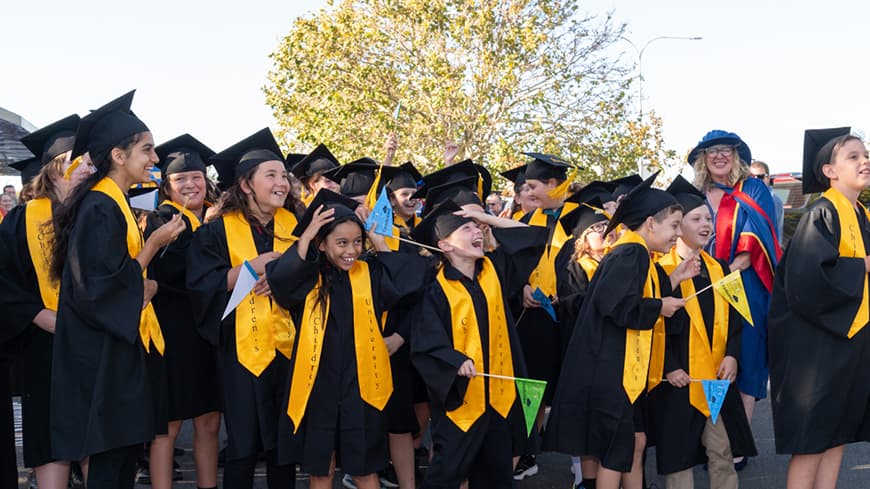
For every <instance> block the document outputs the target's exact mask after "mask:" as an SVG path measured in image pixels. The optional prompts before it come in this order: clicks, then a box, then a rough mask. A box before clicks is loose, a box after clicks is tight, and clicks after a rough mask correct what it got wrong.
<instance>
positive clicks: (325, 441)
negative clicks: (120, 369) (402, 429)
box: [267, 189, 425, 489]
mask: <svg viewBox="0 0 870 489" xmlns="http://www.w3.org/2000/svg"><path fill="white" fill-rule="evenodd" d="M355 210H356V212H355ZM365 210H366V209H365V208H364V207H362V206H359V207H358V203H357V202H356V201H354V200H352V199H350V198H348V197H345V196H342V195H339V194H336V193H334V192H331V191H329V190H325V189H323V190H321V191H320V192H318V194H317V195H316V196H315V198H314V200H313V201H312V202H311V204H309V207H308V209H307V210H306V213H305V216H304V217H303V218H302V220H301V221H300V223H299V225H298V226H297V227H296V229H295V231H294V234H295V235H296V236H299V240H298V242H297V243H296V244H294V245H293V246H292V247H291V248H290V249H289V250H287V252H286V253H284V255H283V256H281V258H280V259H278V260H277V261H275V262H273V263H272V264H270V265H269V267H268V269H267V277H268V280H269V285H270V287H271V290H272V293H273V295H274V297H275V299H276V300H277V301H278V303H279V304H281V305H282V306H283V307H286V308H288V309H289V310H290V311H291V313H292V315H293V319H294V321H295V322H296V324H297V325H298V326H299V330H298V332H297V335H296V342H295V344H294V357H293V362H292V365H291V369H290V383H289V395H287V397H285V403H284V407H285V408H286V415H285V416H284V418H283V422H284V423H285V424H289V429H290V431H291V432H292V433H293V435H292V437H290V438H288V439H287V440H286V441H287V442H288V443H287V445H286V446H284V447H282V458H284V457H289V458H293V459H296V460H298V461H299V462H300V463H301V466H302V469H303V470H304V471H305V472H308V473H309V474H311V483H310V484H311V487H312V488H324V487H330V488H331V487H332V478H333V475H334V470H335V467H336V464H337V463H338V464H340V466H341V467H342V469H343V470H344V472H345V473H348V474H350V475H351V476H352V477H353V479H354V482H355V483H356V485H357V486H358V487H360V488H367V489H368V488H377V487H379V486H380V482H379V481H378V476H377V472H378V471H380V470H383V469H384V468H386V465H387V437H386V421H387V420H386V419H385V418H384V414H383V409H384V407H385V406H386V403H387V401H388V400H389V399H390V396H391V395H392V393H393V384H392V374H391V371H390V361H389V353H388V351H387V346H386V343H385V342H384V339H383V336H382V331H381V325H380V318H381V315H382V313H383V312H384V311H386V310H387V309H389V308H390V307H391V306H392V305H394V304H396V303H397V301H399V300H400V299H401V298H402V297H404V296H407V295H408V294H411V293H414V292H415V291H417V290H418V289H419V288H420V286H421V285H422V283H423V282H422V281H421V280H420V277H421V276H422V274H423V272H424V270H425V260H424V259H423V258H422V257H419V256H417V255H412V254H407V253H389V251H390V250H389V248H388V247H387V246H386V244H385V243H384V239H383V237H382V236H379V235H376V234H374V233H369V235H368V238H369V240H370V241H371V242H372V244H373V246H374V248H375V249H376V250H377V253H376V254H370V255H366V256H364V255H363V250H364V246H363V245H364V241H365V228H364V225H363V219H362V218H364V217H365V214H366V212H365Z"/></svg>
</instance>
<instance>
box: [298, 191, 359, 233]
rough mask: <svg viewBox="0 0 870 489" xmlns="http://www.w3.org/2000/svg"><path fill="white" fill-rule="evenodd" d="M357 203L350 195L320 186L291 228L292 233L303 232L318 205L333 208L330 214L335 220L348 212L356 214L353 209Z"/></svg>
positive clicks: (345, 215) (348, 213) (347, 214)
mask: <svg viewBox="0 0 870 489" xmlns="http://www.w3.org/2000/svg"><path fill="white" fill-rule="evenodd" d="M359 205H360V203H359V202H357V201H355V200H353V199H351V198H350V197H347V196H344V195H341V194H337V193H335V192H333V191H331V190H328V189H325V188H322V189H320V191H318V192H317V195H315V196H314V199H313V200H312V201H311V203H310V204H308V207H307V208H306V209H305V214H303V215H302V218H301V219H300V220H299V223H298V224H297V225H296V227H295V228H294V229H293V235H294V236H302V233H304V232H305V229H306V228H307V227H308V226H309V225H310V224H311V219H313V218H314V212H315V211H317V209H318V208H319V207H320V206H324V210H326V209H335V213H334V214H333V216H332V217H333V220H335V219H339V218H342V217H347V216H349V215H350V214H353V215H356V214H354V210H356V208H357V206H359Z"/></svg>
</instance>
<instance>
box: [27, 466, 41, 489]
mask: <svg viewBox="0 0 870 489" xmlns="http://www.w3.org/2000/svg"><path fill="white" fill-rule="evenodd" d="M27 487H28V489H39V484H37V483H36V471H35V470H31V471H30V472H29V473H28V474H27Z"/></svg>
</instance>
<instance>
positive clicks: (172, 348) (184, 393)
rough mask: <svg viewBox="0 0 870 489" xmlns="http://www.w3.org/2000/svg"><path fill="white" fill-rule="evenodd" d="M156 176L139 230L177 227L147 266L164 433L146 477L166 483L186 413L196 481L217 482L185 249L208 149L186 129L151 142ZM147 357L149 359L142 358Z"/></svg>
mask: <svg viewBox="0 0 870 489" xmlns="http://www.w3.org/2000/svg"><path fill="white" fill-rule="evenodd" d="M155 150H156V152H157V156H158V157H159V158H160V162H159V163H158V164H157V166H158V167H159V168H160V171H161V174H162V176H163V181H162V182H161V184H160V185H161V186H160V192H161V195H162V196H164V197H165V198H164V200H163V201H162V202H161V203H160V206H159V207H158V208H157V209H156V210H155V211H154V212H153V213H152V214H150V215H149V216H148V219H147V225H146V228H145V232H144V234H145V236H146V237H147V236H149V235H150V234H151V232H153V231H154V230H155V229H157V228H158V227H159V226H160V225H161V224H162V223H164V222H166V221H168V220H170V219H172V216H175V215H176V214H180V215H181V219H182V220H183V221H184V223H185V226H186V228H185V230H184V232H183V233H182V234H181V235H180V236H179V237H178V239H177V240H176V241H175V242H174V243H172V245H171V246H169V247H168V248H166V249H165V250H163V251H162V252H161V254H160V255H158V256H157V257H156V258H155V259H154V260H153V261H152V262H151V266H150V267H149V268H148V273H149V277H151V278H152V279H154V280H156V281H157V283H158V285H159V287H158V290H157V294H156V295H155V296H154V299H153V302H154V310H155V312H156V313H157V319H158V320H159V321H160V326H161V328H162V330H163V334H164V336H165V337H166V343H167V345H168V346H167V348H166V352H165V355H164V356H163V359H164V360H165V375H164V376H163V378H162V379H161V381H160V382H159V384H158V387H157V388H160V389H162V391H163V393H164V396H165V398H166V411H167V419H168V420H169V433H168V435H167V436H158V437H157V438H155V439H154V441H153V442H152V443H151V448H150V456H149V462H150V476H151V485H152V486H153V487H154V489H162V488H168V487H171V485H172V470H173V469H172V466H173V450H174V448H175V440H176V437H177V436H178V432H179V430H180V429H181V423H182V421H183V420H185V419H192V420H193V429H194V435H193V456H194V460H195V462H196V481H197V482H196V483H197V487H200V488H209V487H217V455H218V432H219V430H220V406H221V391H220V383H219V382H218V375H217V364H216V362H215V356H214V350H213V348H212V347H211V345H209V343H208V342H207V341H205V339H204V338H203V337H202V336H200V335H199V333H198V332H197V331H196V327H195V324H196V322H195V320H194V311H193V308H192V307H191V304H190V300H189V299H188V297H187V284H186V282H185V280H186V270H187V250H188V248H189V247H190V243H191V241H192V239H193V235H194V232H196V231H197V230H198V229H199V227H200V226H201V225H202V217H203V214H204V213H205V210H206V207H207V203H206V193H207V190H206V184H207V178H208V177H207V176H206V163H205V161H207V160H208V158H210V157H211V156H213V155H214V151H212V150H210V149H209V148H208V147H207V146H205V145H203V144H202V143H201V142H199V141H198V140H197V139H196V138H194V137H193V136H191V135H189V134H184V135H181V136H179V137H177V138H174V139H172V140H170V141H167V142H165V143H163V144H161V145H160V146H158V147H157V148H155ZM149 358H153V357H151V356H149Z"/></svg>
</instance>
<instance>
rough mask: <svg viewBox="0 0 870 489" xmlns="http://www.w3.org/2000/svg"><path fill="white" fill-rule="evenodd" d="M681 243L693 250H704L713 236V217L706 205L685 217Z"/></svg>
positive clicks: (681, 225)
mask: <svg viewBox="0 0 870 489" xmlns="http://www.w3.org/2000/svg"><path fill="white" fill-rule="evenodd" d="M680 231H681V232H682V236H680V241H682V242H683V243H685V244H686V246H688V247H689V248H691V249H693V250H697V249H701V248H703V247H704V246H705V245H706V244H707V242H708V241H710V235H711V234H713V216H711V215H710V209H708V208H707V206H706V205H701V206H698V207H695V208H694V209H692V210H691V211H689V212H688V213H687V214H686V215H685V216H683V222H682V224H680Z"/></svg>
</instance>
